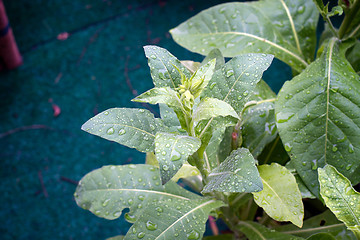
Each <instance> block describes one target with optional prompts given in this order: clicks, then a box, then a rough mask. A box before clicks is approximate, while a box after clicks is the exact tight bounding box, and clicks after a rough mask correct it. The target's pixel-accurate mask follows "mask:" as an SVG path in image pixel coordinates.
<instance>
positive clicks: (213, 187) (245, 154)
mask: <svg viewBox="0 0 360 240" xmlns="http://www.w3.org/2000/svg"><path fill="white" fill-rule="evenodd" d="M262 189H263V185H262V182H261V179H260V176H259V172H258V170H257V168H256V166H255V159H254V157H253V156H252V155H251V154H250V152H249V150H248V149H246V148H239V149H237V150H234V151H232V153H231V154H230V156H229V157H227V158H226V159H225V161H224V162H222V163H221V164H220V165H219V167H217V168H215V169H214V170H213V171H212V172H211V173H210V174H209V176H208V177H207V184H206V185H205V187H204V189H203V190H202V192H203V193H208V192H213V191H217V192H258V191H261V190H262Z"/></svg>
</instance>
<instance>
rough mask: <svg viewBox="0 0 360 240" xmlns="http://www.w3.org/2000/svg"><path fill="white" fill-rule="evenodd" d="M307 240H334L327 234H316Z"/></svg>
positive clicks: (334, 239)
mask: <svg viewBox="0 0 360 240" xmlns="http://www.w3.org/2000/svg"><path fill="white" fill-rule="evenodd" d="M307 240H336V238H334V237H333V236H332V235H331V234H329V233H317V234H314V235H312V236H311V237H308V238H307Z"/></svg>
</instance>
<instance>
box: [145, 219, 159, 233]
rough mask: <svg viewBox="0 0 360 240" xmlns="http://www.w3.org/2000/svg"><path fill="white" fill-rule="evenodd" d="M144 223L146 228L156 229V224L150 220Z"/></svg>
mask: <svg viewBox="0 0 360 240" xmlns="http://www.w3.org/2000/svg"><path fill="white" fill-rule="evenodd" d="M145 225H146V228H147V229H148V230H150V231H155V230H156V229H157V224H156V223H153V222H152V221H147V222H146V224H145Z"/></svg>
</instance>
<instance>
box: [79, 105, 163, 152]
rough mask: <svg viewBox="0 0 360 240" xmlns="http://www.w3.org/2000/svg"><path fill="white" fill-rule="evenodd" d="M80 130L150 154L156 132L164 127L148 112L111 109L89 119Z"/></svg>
mask: <svg viewBox="0 0 360 240" xmlns="http://www.w3.org/2000/svg"><path fill="white" fill-rule="evenodd" d="M81 129H82V130H84V131H86V132H88V133H91V134H94V135H96V136H99V137H102V138H105V139H107V140H110V141H114V142H117V143H120V144H122V145H125V146H127V147H130V148H135V149H137V150H138V151H140V152H150V151H153V150H154V140H155V134H156V132H157V131H158V130H159V129H161V130H166V127H165V126H164V124H163V123H162V121H161V119H156V118H154V115H153V114H152V113H151V112H150V111H148V110H144V109H131V108H111V109H108V110H106V111H104V112H101V113H99V114H98V115H96V116H95V117H93V118H91V119H89V120H88V121H87V122H86V123H84V124H83V125H82V127H81Z"/></svg>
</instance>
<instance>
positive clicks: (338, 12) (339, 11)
mask: <svg viewBox="0 0 360 240" xmlns="http://www.w3.org/2000/svg"><path fill="white" fill-rule="evenodd" d="M343 12H344V10H343V9H342V7H341V6H335V7H333V8H332V9H331V12H329V13H328V14H327V16H328V17H332V16H335V15H339V16H341V15H342V14H343Z"/></svg>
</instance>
